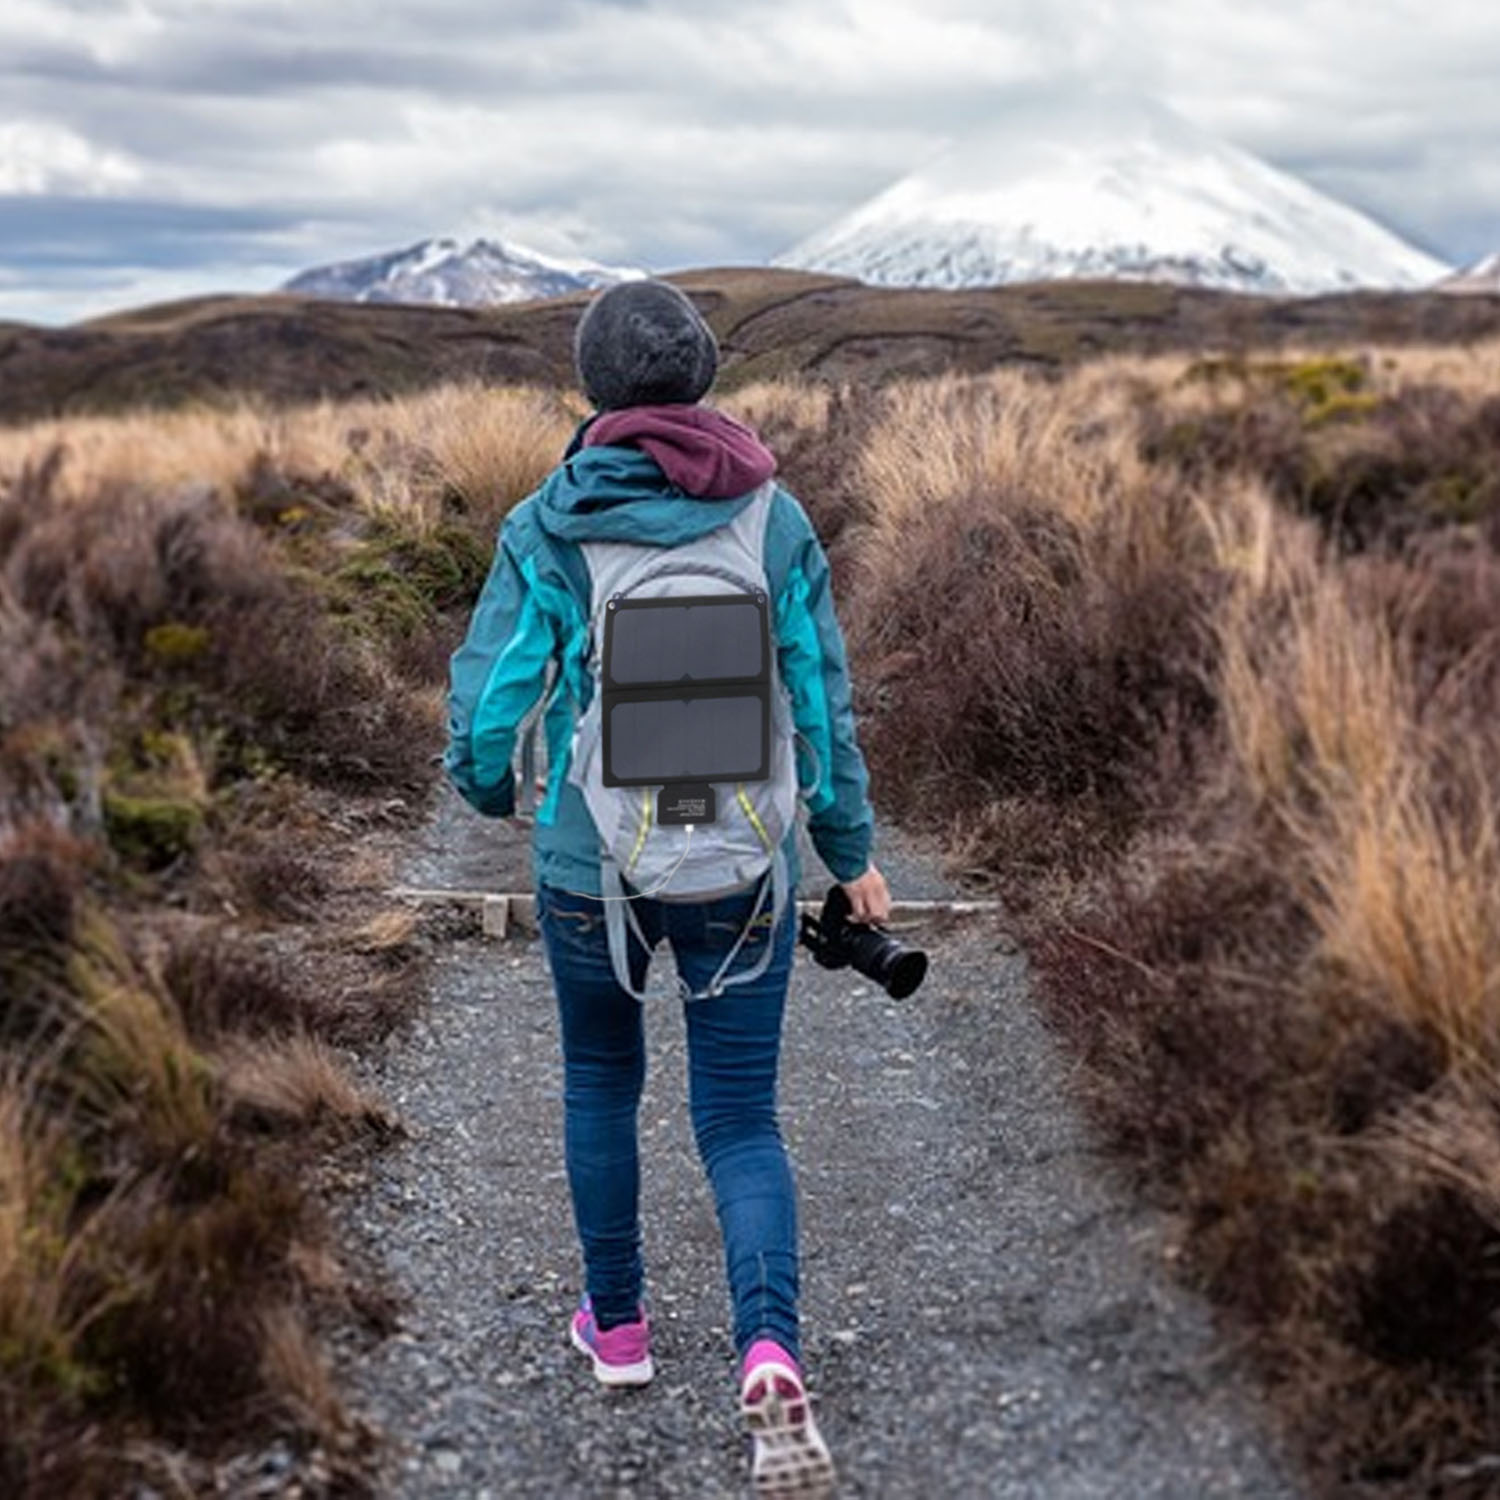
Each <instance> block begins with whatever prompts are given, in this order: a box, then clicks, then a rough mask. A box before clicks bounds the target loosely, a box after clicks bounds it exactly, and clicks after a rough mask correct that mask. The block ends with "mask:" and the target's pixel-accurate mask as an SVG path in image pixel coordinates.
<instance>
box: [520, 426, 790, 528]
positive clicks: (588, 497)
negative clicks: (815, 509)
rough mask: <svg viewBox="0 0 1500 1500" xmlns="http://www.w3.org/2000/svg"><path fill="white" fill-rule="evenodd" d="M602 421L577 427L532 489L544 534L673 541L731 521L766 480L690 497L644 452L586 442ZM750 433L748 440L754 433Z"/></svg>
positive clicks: (767, 475) (537, 514)
mask: <svg viewBox="0 0 1500 1500" xmlns="http://www.w3.org/2000/svg"><path fill="white" fill-rule="evenodd" d="M650 410H656V408H630V409H627V410H626V411H624V412H619V413H612V414H611V417H625V416H629V415H631V413H632V412H635V411H650ZM603 420H605V419H604V418H592V419H590V420H589V421H588V422H585V423H584V424H583V425H582V426H581V427H580V428H579V429H578V432H577V433H576V434H575V435H574V437H573V441H572V443H571V444H570V445H569V448H568V452H567V455H566V456H565V457H564V459H563V461H562V463H561V464H559V465H558V467H557V468H556V469H554V470H553V471H552V473H551V474H550V475H549V476H548V477H547V479H546V480H545V481H544V482H543V484H542V486H541V488H540V490H538V492H537V508H536V517H537V523H538V524H539V525H540V526H541V528H542V530H543V531H545V532H546V533H547V534H548V535H549V536H553V537H558V538H560V539H562V540H564V541H570V542H585V541H601V542H602V541H609V542H638V543H646V544H649V545H653V546H659V547H675V546H679V545H680V544H682V543H683V542H691V541H696V540H697V538H699V537H701V536H706V535H707V534H708V533H709V532H710V531H716V530H718V528H719V527H720V526H723V525H726V524H727V523H728V522H729V521H732V520H733V519H734V518H735V516H737V515H738V514H739V513H740V511H742V510H743V509H744V508H745V506H746V505H748V504H749V503H750V498H751V496H752V495H753V494H754V493H755V491H756V489H758V488H759V486H760V485H761V484H762V483H763V482H764V481H765V479H767V478H769V474H762V475H761V476H760V478H757V479H752V482H751V483H749V484H748V485H747V486H746V487H745V488H744V489H743V490H742V491H740V492H739V493H737V494H735V495H733V496H730V497H726V498H713V497H707V496H698V495H692V494H688V493H686V492H685V491H684V489H683V488H682V486H681V485H679V484H676V483H674V482H673V480H672V479H671V478H669V477H668V475H667V474H666V473H665V472H664V470H663V467H662V465H661V464H660V463H659V462H658V461H657V459H656V458H654V457H653V456H652V455H651V454H649V453H647V452H645V451H643V450H642V449H640V448H636V447H624V446H617V445H616V444H613V443H605V444H591V443H590V441H589V439H590V435H591V430H592V428H593V427H594V426H595V425H596V423H598V422H600V421H603ZM724 420H725V421H728V420H730V419H729V418H725V419H724ZM735 425H736V426H739V425H740V424H738V423H736V424H735ZM606 430H608V429H606ZM743 431H745V432H747V433H748V432H749V429H748V428H744V429H743ZM750 436H751V437H752V438H754V434H753V433H751V434H750ZM756 441H757V443H758V439H757V440H756ZM768 456H769V455H768ZM774 462H775V461H774V460H772V466H773V468H774ZM726 472H728V471H726ZM737 472H741V473H743V472H747V471H744V470H740V471H737Z"/></svg>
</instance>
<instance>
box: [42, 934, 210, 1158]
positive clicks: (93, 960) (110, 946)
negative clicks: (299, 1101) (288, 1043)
mask: <svg viewBox="0 0 1500 1500" xmlns="http://www.w3.org/2000/svg"><path fill="white" fill-rule="evenodd" d="M69 981H70V987H71V990H72V994H73V997H74V1004H75V1006H76V1008H77V1009H76V1015H77V1020H76V1025H77V1026H78V1028H79V1034H80V1038H81V1045H82V1057H81V1061H80V1064H79V1066H78V1068H77V1070H76V1073H75V1078H76V1080H77V1086H78V1087H79V1089H80V1092H81V1095H82V1097H83V1099H84V1100H85V1101H86V1103H87V1105H88V1107H89V1108H90V1109H91V1110H92V1111H93V1112H94V1113H95V1114H96V1116H97V1117H98V1118H100V1119H102V1120H109V1121H114V1122H120V1123H123V1122H127V1121H128V1123H129V1127H130V1129H131V1130H132V1133H135V1134H138V1135H139V1137H140V1138H141V1140H142V1141H143V1142H144V1143H145V1144H146V1145H147V1147H148V1149H149V1150H150V1151H151V1152H152V1153H153V1155H155V1156H156V1157H157V1158H158V1159H160V1160H163V1161H176V1160H178V1159H180V1158H182V1157H183V1156H184V1155H188V1156H191V1155H193V1154H195V1153H201V1152H202V1151H204V1149H205V1148H206V1147H207V1146H208V1144H209V1142H210V1141H211V1140H212V1139H213V1136H214V1132H215V1130H216V1128H217V1125H218V1109H217V1106H216V1101H215V1098H214V1080H213V1073H212V1070H211V1068H210V1067H209V1065H208V1062H207V1060H206V1059H205V1058H204V1057H203V1055H202V1054H201V1053H200V1052H198V1051H197V1049H196V1048H194V1047H193V1046H192V1044H191V1043H190V1042H189V1040H188V1038H187V1034H186V1032H185V1031H184V1029H183V1025H182V1020H181V1017H180V1016H179V1015H178V1014H177V1010H176V1007H175V1006H173V1004H172V1002H171V1000H170V999H169V998H168V997H167V996H166V994H165V993H164V992H163V991H162V989H161V988H160V986H159V984H157V983H156V982H154V981H153V979H152V977H151V976H149V975H147V974H145V973H144V972H142V971H141V970H140V968H139V967H138V966H137V965H135V964H133V963H132V962H131V961H130V959H129V958H128V957H127V956H126V955H125V953H124V952H123V950H122V948H121V946H120V943H119V939H118V937H117V936H116V934H115V933H114V932H113V931H112V930H111V928H110V927H109V926H108V925H107V924H106V923H105V922H103V921H102V920H98V919H95V920H92V921H90V922H85V923H84V924H83V926H82V929H81V931H80V932H79V934H78V939H77V947H76V949H75V951H74V953H73V955H72V957H71V960H70V962H69Z"/></svg>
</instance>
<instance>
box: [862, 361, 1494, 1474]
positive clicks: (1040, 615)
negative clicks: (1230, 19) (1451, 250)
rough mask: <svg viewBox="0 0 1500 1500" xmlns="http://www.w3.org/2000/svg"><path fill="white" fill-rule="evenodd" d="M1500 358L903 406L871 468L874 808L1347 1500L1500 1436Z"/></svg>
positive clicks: (905, 393) (997, 393) (1135, 372)
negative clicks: (1005, 903) (936, 852)
mask: <svg viewBox="0 0 1500 1500" xmlns="http://www.w3.org/2000/svg"><path fill="white" fill-rule="evenodd" d="M1497 368H1500V348H1497V347H1494V346H1485V347H1482V348H1478V349H1475V350H1470V351H1463V352H1447V351H1433V350H1405V351H1390V352H1387V351H1384V350H1379V349H1375V350H1366V351H1356V352H1355V353H1353V354H1350V355H1347V356H1346V355H1343V354H1339V353H1334V354H1329V353H1327V352H1326V351H1325V352H1324V353H1321V354H1317V355H1312V354H1308V355H1301V354H1298V353H1296V352H1288V353H1279V354H1278V355H1277V356H1276V357H1275V358H1274V359H1271V358H1266V359H1254V358H1246V359H1237V360H1232V361H1224V360H1216V361H1204V362H1199V363H1196V364H1194V363H1192V362H1188V361H1182V360H1170V361H1168V360H1152V361H1139V360H1111V361H1107V362H1101V363H1099V364H1098V365H1096V366H1091V367H1085V368H1083V369H1081V370H1079V371H1077V372H1074V373H1072V374H1069V375H1068V376H1066V377H1065V378H1063V379H1061V380H1048V381H1043V380H1037V379H1032V378H1027V377H1025V376H1022V375H1017V374H1014V373H999V374H996V375H994V376H987V377H977V378H971V379H946V380H942V381H931V382H924V383H921V384H916V385H910V386H901V385H896V386H892V387H889V388H887V389H886V390H885V391H884V392H883V393H881V394H880V395H879V396H877V397H875V398H873V400H874V402H875V404H876V410H877V411H878V416H877V417H876V418H875V420H874V421H873V422H872V423H871V425H870V426H869V427H868V428H867V429H865V432H864V441H863V446H862V456H861V459H860V466H859V473H860V483H861V487H862V489H863V492H864V494H865V495H866V496H867V499H868V503H869V514H868V515H867V516H866V517H865V518H864V519H863V521H862V524H861V526H860V529H859V533H858V546H857V548H856V550H855V555H854V557H853V561H852V566H851V569H850V572H849V575H848V576H849V580H850V581H849V584H848V587H847V590H846V598H845V601H844V614H845V618H846V623H847V626H848V632H849V638H850V644H851V649H852V651H853V654H854V656H855V659H856V662H855V666H856V683H857V690H858V692H859V694H860V705H859V706H860V708H861V711H862V714H863V728H862V735H863V738H864V741H865V743H866V746H867V750H868V752H869V754H870V756H871V758H872V761H873V762H874V774H875V785H876V788H877V791H880V792H883V794H884V797H885V799H886V801H887V803H888V804H889V806H890V807H891V810H892V811H893V812H894V813H895V814H896V815H897V816H903V817H907V818H911V817H918V818H921V819H925V820H927V821H929V822H932V823H935V824H936V825H938V826H939V827H943V828H945V829H946V832H947V833H948V835H949V839H950V843H951V847H952V850H953V856H954V860H955V864H956V865H957V866H958V867H960V868H962V869H964V870H966V871H967V872H969V873H971V874H974V875H977V876H979V877H981V878H983V879H985V880H987V881H989V882H991V883H993V884H994V885H995V886H997V887H998V888H999V889H1000V890H1001V891H1002V892H1003V893H1004V894H1005V895H1006V896H1007V897H1008V898H1009V900H1010V903H1011V904H1012V906H1013V908H1014V909H1015V911H1016V912H1017V913H1018V915H1019V917H1020V919H1021V921H1022V925H1023V929H1024V932H1025V935H1026V939H1027V948H1028V952H1029V955H1030V957H1031V959H1032V962H1033V965H1034V967H1035V970H1036V972H1037V975H1038V980H1039V983H1040V986H1041V988H1042V990H1043V993H1044V996H1045V998H1046V1000H1047V1003H1048V1005H1049V1007H1050V1010H1051V1013H1052V1015H1053V1016H1054V1018H1055V1020H1056V1022H1057V1024H1058V1026H1059V1028H1060V1029H1061V1031H1062V1033H1063V1035H1064V1036H1065V1037H1066V1038H1067V1039H1068V1040H1069V1042H1070V1043H1071V1044H1072V1045H1073V1046H1074V1047H1075V1048H1076V1049H1077V1052H1078V1054H1079V1056H1080V1058H1081V1059H1082V1061H1083V1063H1084V1065H1085V1074H1084V1076H1085V1077H1086V1078H1087V1079H1088V1080H1089V1091H1090V1097H1091V1099H1092V1101H1093V1103H1094V1105H1095V1107H1096V1110H1097V1112H1098V1118H1099V1119H1100V1121H1101V1123H1102V1124H1103V1125H1104V1127H1105V1128H1106V1129H1107V1130H1108V1132H1109V1133H1110V1134H1111V1135H1112V1137H1113V1138H1114V1140H1115V1141H1116V1143H1117V1144H1118V1145H1119V1147H1120V1148H1121V1151H1122V1153H1123V1154H1124V1156H1125V1159H1127V1160H1129V1161H1131V1162H1132V1163H1133V1164H1134V1165H1135V1167H1136V1169H1137V1170H1138V1171H1139V1172H1140V1173H1141V1174H1142V1176H1143V1178H1146V1179H1149V1180H1151V1181H1153V1182H1154V1183H1156V1184H1157V1190H1158V1191H1165V1192H1166V1193H1167V1194H1168V1199H1169V1201H1170V1202H1171V1203H1172V1205H1173V1206H1174V1207H1175V1208H1176V1209H1177V1211H1178V1213H1179V1214H1180V1216H1181V1222H1182V1224H1183V1226H1184V1231H1183V1241H1182V1245H1181V1257H1180V1263H1181V1264H1182V1266H1183V1267H1184V1270H1185V1271H1186V1273H1187V1274H1188V1275H1189V1276H1191V1277H1192V1278H1193V1279H1194V1280H1195V1281H1196V1282H1197V1283H1198V1284H1199V1285H1201V1286H1203V1287H1205V1288H1206V1289H1208V1290H1209V1291H1210V1292H1212V1293H1213V1295H1215V1296H1216V1297H1217V1298H1219V1299H1220V1300H1221V1301H1222V1302H1223V1303H1224V1304H1225V1305H1226V1306H1228V1307H1229V1308H1232V1309H1233V1310H1234V1311H1235V1312H1236V1314H1237V1315H1238V1316H1239V1317H1240V1318H1242V1319H1243V1320H1244V1326H1245V1327H1246V1329H1247V1330H1248V1331H1249V1333H1250V1335H1251V1338H1252V1342H1253V1345H1254V1347H1255V1348H1256V1349H1257V1351H1258V1355H1259V1358H1260V1360H1261V1363H1262V1368H1263V1369H1264V1370H1265V1372H1266V1374H1267V1377H1268V1379H1269V1380H1270V1381H1271V1384H1272V1388H1273V1389H1274V1390H1276V1391H1277V1392H1278V1393H1279V1394H1280V1396H1281V1397H1282V1398H1283V1399H1282V1401H1281V1403H1280V1405H1281V1409H1282V1410H1283V1412H1284V1413H1285V1416H1286V1420H1287V1423H1288V1426H1289V1428H1291V1429H1292V1430H1293V1431H1295V1432H1297V1433H1298V1434H1299V1435H1301V1436H1303V1437H1304V1438H1306V1440H1307V1452H1308V1455H1309V1462H1310V1466H1311V1468H1312V1470H1313V1472H1314V1473H1315V1475H1316V1477H1317V1478H1318V1479H1319V1481H1320V1482H1321V1483H1322V1484H1323V1485H1324V1486H1326V1487H1327V1488H1328V1489H1329V1490H1330V1491H1331V1492H1333V1491H1337V1492H1341V1493H1342V1492H1344V1487H1346V1486H1350V1485H1357V1486H1362V1488H1360V1490H1359V1492H1360V1493H1377V1492H1379V1493H1384V1492H1390V1493H1401V1494H1406V1493H1411V1492H1412V1490H1413V1486H1418V1485H1422V1484H1426V1483H1429V1482H1436V1479H1437V1477H1438V1476H1439V1475H1440V1474H1442V1473H1448V1475H1449V1479H1450V1480H1453V1482H1457V1481H1456V1480H1454V1476H1455V1475H1457V1474H1460V1473H1461V1472H1466V1471H1465V1470H1464V1464H1465V1463H1466V1462H1468V1460H1470V1459H1471V1458H1472V1456H1473V1454H1474V1453H1475V1452H1482V1451H1484V1450H1483V1445H1484V1444H1485V1443H1487V1442H1488V1441H1489V1439H1488V1437H1487V1435H1486V1434H1487V1423H1488V1416H1487V1413H1488V1410H1489V1408H1488V1395H1487V1392H1488V1389H1489V1384H1488V1380H1489V1377H1488V1374H1487V1372H1488V1371H1489V1370H1490V1369H1491V1368H1492V1363H1493V1359H1494V1357H1495V1355H1496V1353H1497V1352H1500V1344H1497V1342H1496V1338H1495V1335H1494V1333H1493V1329H1494V1326H1495V1315H1496V1314H1497V1313H1500V1279H1497V1278H1495V1277H1494V1275H1493V1274H1492V1270H1491V1266H1492V1264H1493V1262H1494V1260H1495V1257H1496V1255H1497V1252H1500V1217H1497V1215H1496V1212H1495V1204H1496V1203H1497V1201H1500V1178H1497V1177H1496V1175H1495V1174H1496V1171H1497V1167H1500V1149H1492V1148H1494V1147H1495V1143H1496V1142H1497V1141H1500V1113H1497V1109H1496V1097H1495V1093H1494V1088H1493V1079H1494V1078H1495V1077H1496V1076H1497V1068H1500V909H1497V901H1500V896H1497V892H1500V862H1497V856H1500V833H1497V827H1500V823H1497V812H1500V802H1497V799H1500V665H1497V664H1500V490H1496V488H1495V487H1494V484H1493V475H1494V474H1495V473H1496V472H1500V467H1497V465H1500V449H1497V448H1496V446H1495V440H1496V436H1497V435H1500V428H1497V427H1496V426H1495V425H1494V411H1495V410H1500V408H1494V407H1493V402H1494V396H1493V392H1494V390H1495V389H1496V386H1495V384H1494V381H1493V376H1494V374H1495V373H1496V371H1497ZM1330 1434H1336V1436H1333V1437H1330ZM1473 1472H1474V1473H1475V1474H1478V1473H1480V1472H1481V1471H1480V1470H1474V1471H1473ZM1445 1482H1446V1481H1445ZM1457 1492H1458V1491H1455V1493H1457ZM1464 1492H1465V1493H1467V1491H1464ZM1445 1493H1446V1491H1445Z"/></svg>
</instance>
